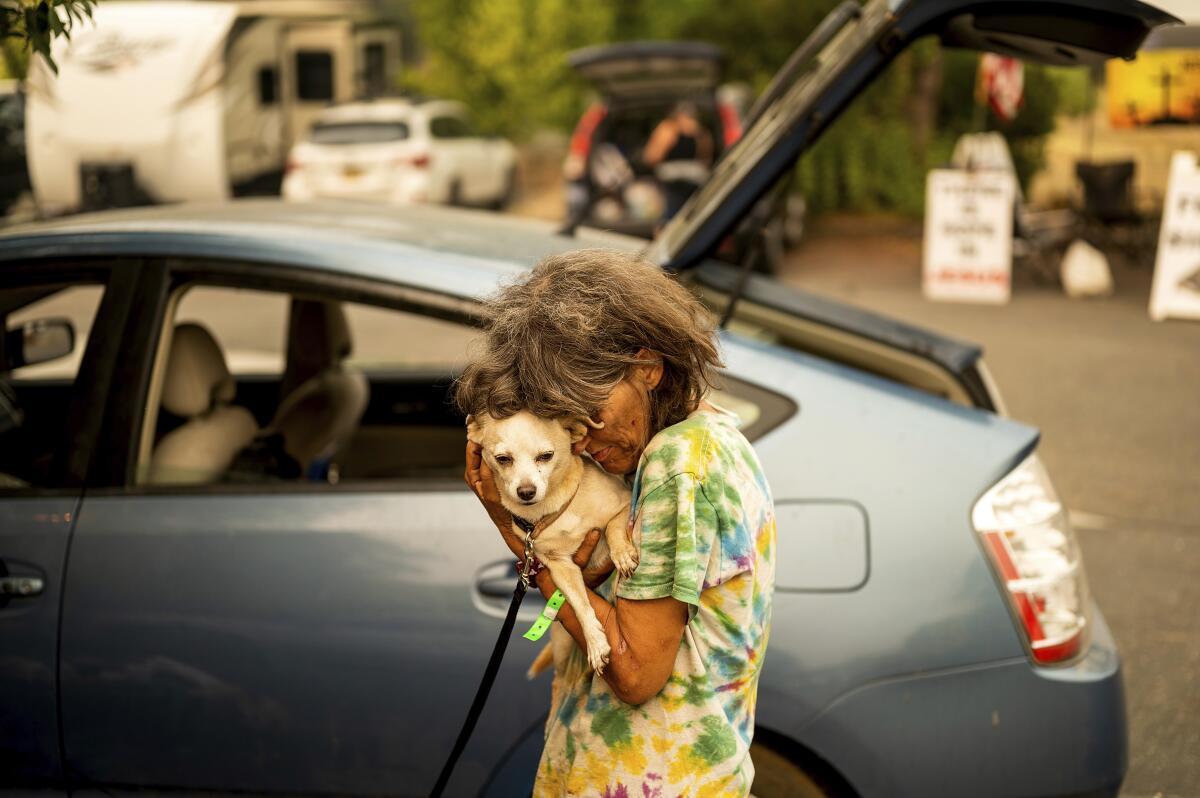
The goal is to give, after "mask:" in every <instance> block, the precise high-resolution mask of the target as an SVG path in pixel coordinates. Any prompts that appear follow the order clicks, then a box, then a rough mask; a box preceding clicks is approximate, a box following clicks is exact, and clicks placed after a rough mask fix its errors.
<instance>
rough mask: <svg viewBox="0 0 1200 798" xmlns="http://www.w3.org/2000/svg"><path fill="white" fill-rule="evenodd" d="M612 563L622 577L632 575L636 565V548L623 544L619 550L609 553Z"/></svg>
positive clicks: (625, 577)
mask: <svg viewBox="0 0 1200 798" xmlns="http://www.w3.org/2000/svg"><path fill="white" fill-rule="evenodd" d="M611 557H612V561H613V565H614V566H615V567H616V569H617V573H619V574H620V575H621V577H622V578H623V579H627V578H629V577H630V576H632V575H633V572H634V570H635V569H637V567H638V550H637V548H636V547H634V546H624V547H622V548H621V549H620V550H619V551H615V552H612V553H611Z"/></svg>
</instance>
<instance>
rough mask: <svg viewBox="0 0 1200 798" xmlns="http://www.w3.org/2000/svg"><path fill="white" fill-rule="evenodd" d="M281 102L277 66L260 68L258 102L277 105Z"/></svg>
mask: <svg viewBox="0 0 1200 798" xmlns="http://www.w3.org/2000/svg"><path fill="white" fill-rule="evenodd" d="M278 102H279V72H278V70H276V69H275V67H269V66H267V67H262V68H261V69H259V70H258V104H259V105H264V106H265V105H275V104H276V103H278Z"/></svg>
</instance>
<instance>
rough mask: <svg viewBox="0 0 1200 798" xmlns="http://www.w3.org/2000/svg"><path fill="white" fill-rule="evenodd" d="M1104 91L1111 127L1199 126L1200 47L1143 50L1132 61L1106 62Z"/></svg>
mask: <svg viewBox="0 0 1200 798" xmlns="http://www.w3.org/2000/svg"><path fill="white" fill-rule="evenodd" d="M1105 91H1106V94H1107V95H1108V119H1109V122H1110V123H1111V124H1112V126H1113V127H1137V126H1139V125H1154V124H1164V123H1170V122H1174V123H1177V124H1193V125H1200V50H1145V51H1143V52H1140V53H1138V56H1137V59H1135V60H1133V61H1121V60H1113V61H1109V62H1108V68H1107V86H1106V87H1105Z"/></svg>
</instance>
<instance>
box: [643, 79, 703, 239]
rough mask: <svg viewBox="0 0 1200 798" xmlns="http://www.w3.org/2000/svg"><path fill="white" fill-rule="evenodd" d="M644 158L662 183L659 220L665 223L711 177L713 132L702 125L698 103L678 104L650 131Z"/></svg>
mask: <svg viewBox="0 0 1200 798" xmlns="http://www.w3.org/2000/svg"><path fill="white" fill-rule="evenodd" d="M642 161H643V162H644V163H645V164H646V166H649V167H651V168H653V169H654V176H655V177H656V178H657V179H658V182H659V185H660V186H662V190H663V198H664V200H665V208H664V210H663V215H662V219H661V221H660V223H661V222H666V221H667V220H668V219H670V218H671V217H673V216H674V215H675V214H677V213H679V209H680V208H682V207H683V204H684V203H685V202H687V199H688V197H690V196H692V194H693V193H694V192H695V191H696V189H697V188H699V187H700V186H701V184H703V183H704V181H705V180H707V179H708V173H709V167H711V166H712V161H713V140H712V135H711V134H710V133H709V132H708V130H706V129H705V127H704V125H703V124H701V122H700V119H699V117H698V115H697V111H696V105H695V103H691V102H680V103H676V105H675V107H674V108H673V109H672V110H671V114H670V116H668V117H667V118H666V119H664V120H663V121H661V122H659V123H658V126H657V127H655V128H654V132H653V133H651V134H650V140H649V141H647V142H646V147H645V149H643V150H642Z"/></svg>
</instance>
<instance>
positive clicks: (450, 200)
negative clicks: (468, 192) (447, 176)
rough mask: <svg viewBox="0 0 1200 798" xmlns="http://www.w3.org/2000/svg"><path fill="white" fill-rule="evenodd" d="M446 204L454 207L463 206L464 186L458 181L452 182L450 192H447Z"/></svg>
mask: <svg viewBox="0 0 1200 798" xmlns="http://www.w3.org/2000/svg"><path fill="white" fill-rule="evenodd" d="M446 204H447V205H451V206H454V207H458V206H459V205H462V204H463V203H462V186H461V185H460V184H459V182H458V179H457V178H455V179H454V180H451V181H450V190H449V191H447V192H446Z"/></svg>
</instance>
